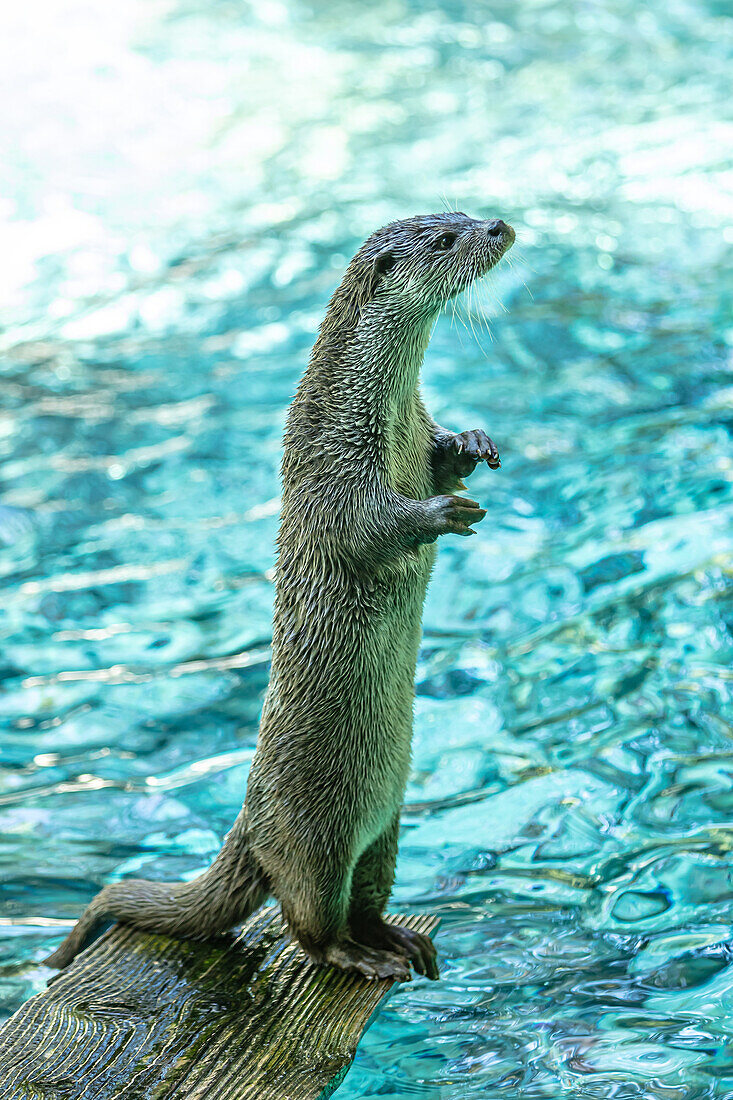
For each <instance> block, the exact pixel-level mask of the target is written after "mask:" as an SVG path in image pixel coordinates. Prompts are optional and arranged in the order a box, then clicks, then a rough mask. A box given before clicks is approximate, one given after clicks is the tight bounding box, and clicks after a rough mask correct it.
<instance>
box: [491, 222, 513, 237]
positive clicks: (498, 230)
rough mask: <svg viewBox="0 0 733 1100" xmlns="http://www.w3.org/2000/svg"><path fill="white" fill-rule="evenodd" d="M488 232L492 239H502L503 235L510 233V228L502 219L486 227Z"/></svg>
mask: <svg viewBox="0 0 733 1100" xmlns="http://www.w3.org/2000/svg"><path fill="white" fill-rule="evenodd" d="M486 232H487V233H488V234H489V236H490V237H500V236H501V235H502V233H508V232H509V226H508V225H507V223H506V222H503V221H502V220H501V218H498V219H497V220H496V221H495V222H489V224H488V225H487V226H486Z"/></svg>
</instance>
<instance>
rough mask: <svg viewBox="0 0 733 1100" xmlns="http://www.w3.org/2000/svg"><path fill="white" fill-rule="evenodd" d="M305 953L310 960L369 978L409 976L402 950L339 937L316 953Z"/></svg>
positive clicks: (380, 979)
mask: <svg viewBox="0 0 733 1100" xmlns="http://www.w3.org/2000/svg"><path fill="white" fill-rule="evenodd" d="M308 955H309V957H310V959H311V960H312V961H313V962H314V963H318V964H320V965H326V966H335V967H337V968H338V969H339V970H350V971H352V972H354V973H356V974H361V975H362V977H364V978H368V979H369V981H372V982H375V981H384V980H385V979H386V978H393V979H394V980H395V981H398V982H409V981H411V979H412V974H411V973H410V964H409V963H408V961H407V958H406V957H405V955H404V954H402V953H400V954H397V953H396V952H394V951H385V950H382V949H379V948H372V947H366V946H365V945H364V944H361V943H357V942H356V940H351V939H345V940H340V941H339V942H338V943H334V944H330V945H329V946H328V947H325V948H323V950H322V951H318V952H317V953H315V952H312V951H309V952H308Z"/></svg>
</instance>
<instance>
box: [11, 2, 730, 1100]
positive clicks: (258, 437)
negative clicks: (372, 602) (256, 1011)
mask: <svg viewBox="0 0 733 1100" xmlns="http://www.w3.org/2000/svg"><path fill="white" fill-rule="evenodd" d="M729 13H730V9H729V8H728V7H727V5H726V4H724V3H723V2H722V0H707V2H703V0H699V2H693V0H653V2H650V3H646V4H643V5H640V4H637V3H634V2H632V0H598V2H591V0H588V2H580V0H576V2H572V0H565V2H559V0H523V2H522V3H513V2H509V0H497V2H496V3H485V2H474V3H471V4H468V3H461V2H460V0H455V2H450V0H438V2H437V3H435V4H432V5H423V4H421V3H418V2H417V0H372V2H371V3H369V4H362V3H356V2H353V0H340V3H338V4H328V3H326V4H321V5H312V4H309V3H307V2H306V0H283V2H280V0H263V2H258V3H247V2H246V0H217V2H208V3H204V2H203V0H166V2H158V0H122V2H120V3H118V4H115V5H99V4H94V3H92V2H91V0H53V2H52V0H46V2H45V3H44V2H41V0H29V3H26V4H23V5H17V6H16V7H15V8H14V9H13V10H10V9H8V10H7V11H5V12H4V17H3V23H4V31H3V36H2V39H1V40H0V87H1V88H2V94H1V95H0V116H2V124H1V132H2V135H3V138H2V140H3V143H4V146H5V148H4V152H3V155H2V157H0V181H1V182H0V195H1V196H2V197H1V198H0V204H1V206H2V215H3V218H2V228H1V230H0V240H1V241H2V263H1V264H0V284H1V286H2V292H1V295H0V296H1V298H2V301H3V303H4V306H3V313H2V321H3V331H2V337H1V340H2V348H3V353H4V354H3V363H2V368H1V370H2V381H1V390H0V393H1V395H2V405H1V412H0V453H1V454H2V460H3V461H2V469H1V471H0V490H1V495H0V576H1V577H2V587H3V596H2V601H1V602H2V607H1V609H0V630H1V631H2V637H3V645H2V653H1V656H0V673H1V675H2V677H3V680H2V687H3V692H2V698H1V700H0V710H1V711H2V715H3V719H4V723H5V725H4V732H3V735H2V771H1V772H0V829H1V830H2V836H1V838H0V889H1V890H2V909H1V910H0V918H1V920H2V926H3V927H2V931H3V934H4V940H5V954H4V965H3V967H2V971H1V972H0V1008H1V1010H2V1013H3V1014H4V1015H7V1014H9V1013H10V1012H12V1011H13V1010H14V1009H15V1008H16V1007H17V1006H18V1004H19V1003H20V1002H21V1001H22V1000H23V999H24V998H26V997H28V996H29V995H30V994H32V993H33V992H35V991H37V990H39V989H42V988H43V987H44V983H45V980H46V978H47V977H48V975H49V971H48V970H46V969H44V968H43V967H42V966H40V965H39V962H38V960H40V959H41V958H42V957H43V956H44V954H45V953H46V952H48V950H49V949H50V948H51V947H52V945H53V944H55V943H56V942H58V940H59V938H60V937H61V935H62V934H63V933H64V932H65V931H66V930H68V927H69V926H70V923H71V921H72V920H73V919H74V918H75V917H76V915H78V913H79V912H80V911H81V909H82V908H83V906H84V905H85V903H86V902H87V901H88V900H89V898H90V897H91V896H92V895H93V894H94V893H95V892H96V891H97V890H98V889H99V887H100V886H101V885H102V884H103V883H104V882H108V881H113V880H114V879H116V878H118V877H120V876H124V875H132V874H135V875H143V876H145V877H152V878H167V879H175V878H178V877H180V876H191V875H193V874H195V873H196V872H198V871H199V870H200V869H201V868H203V867H204V866H205V865H206V864H207V863H208V861H209V860H210V859H211V857H212V856H213V854H214V853H215V852H216V850H217V848H218V846H219V843H220V840H221V837H222V835H223V833H224V832H225V831H226V829H227V828H228V826H229V824H230V823H231V821H232V819H233V818H234V816H235V814H236V812H237V809H238V807H239V805H240V802H241V799H242V796H243V792H244V787H245V781H246V775H247V768H248V765H249V762H250V760H251V757H252V751H253V747H254V744H255V738H256V732H257V719H258V711H259V707H260V704H261V699H262V693H263V691H264V688H265V685H266V680H267V661H268V644H269V640H270V631H271V623H270V618H271V603H272V583H271V581H272V573H271V570H272V566H273V560H274V548H273V540H274V537H275V533H276V528H277V522H278V492H279V486H278V475H277V468H278V462H279V457H280V445H281V444H280V440H281V431H282V426H283V420H284V415H285V410H286V407H287V405H288V402H289V401H290V398H291V396H292V394H293V392H294V388H295V385H296V382H297V379H298V377H299V375H300V373H301V372H302V370H303V368H304V365H305V362H306V359H307V355H308V351H309V348H310V346H311V344H312V341H313V338H314V334H315V331H316V326H317V324H318V322H319V320H320V318H321V316H322V314H323V312H324V308H325V304H326V302H327V299H328V297H329V295H330V293H331V291H332V289H333V287H334V285H335V284H336V283H337V281H338V280H339V278H340V275H341V272H342V270H343V267H344V265H345V263H346V261H347V259H348V257H349V256H350V254H351V253H352V251H353V250H354V249H355V247H356V246H357V245H358V243H359V242H360V240H361V239H362V238H363V237H364V236H365V235H366V234H367V233H369V232H370V231H371V230H372V229H373V228H375V227H376V226H378V225H380V224H382V223H384V222H385V221H387V220H389V219H391V218H394V217H399V216H405V215H409V214H411V213H416V212H429V211H433V210H436V209H438V210H439V209H441V207H442V206H443V205H444V204H447V205H451V206H453V205H454V204H455V205H457V206H458V208H460V209H463V210H466V211H467V212H468V213H471V214H475V215H479V216H487V217H488V216H491V217H494V216H501V217H503V218H505V219H507V220H508V221H510V222H511V223H512V224H513V225H514V226H515V228H516V230H517V246H516V248H515V250H514V252H513V254H512V255H511V257H510V259H511V264H509V263H506V262H505V263H504V264H503V265H502V266H501V267H500V268H499V269H497V272H496V273H495V275H494V277H493V280H492V282H491V283H490V284H489V286H488V289H487V291H486V293H485V294H484V295H483V296H482V298H481V300H480V301H479V300H477V299H476V300H474V301H473V302H472V303H471V304H470V306H469V305H468V304H466V305H465V306H464V321H465V324H464V323H462V322H461V321H458V320H456V321H453V320H452V318H451V317H450V316H446V317H445V318H443V319H441V321H440V322H439V324H438V327H437V330H436V332H435V335H434V338H433V342H432V345H431V347H430V349H429V352H428V356H427V360H426V366H425V371H424V378H425V386H424V388H425V393H426V398H427V403H428V405H429V407H430V408H431V410H432V411H433V412H434V414H435V415H436V417H437V419H438V420H439V421H440V422H442V423H445V424H446V425H450V426H453V427H454V428H456V429H458V430H460V429H463V428H470V427H474V426H483V427H485V428H486V429H487V430H488V431H489V432H490V434H491V435H492V436H493V438H494V439H495V440H496V441H497V443H498V445H499V448H500V451H501V454H502V460H503V467H502V469H501V471H500V472H499V473H491V472H490V471H488V470H487V469H485V468H484V469H481V470H480V471H478V472H477V473H476V475H475V476H474V478H473V480H472V482H471V495H472V496H476V497H477V498H478V499H479V500H480V501H481V502H482V503H483V504H484V505H485V506H486V507H488V509H489V514H488V516H487V518H486V520H485V522H484V523H483V524H482V526H481V528H480V532H479V537H478V538H475V539H472V540H466V542H467V544H466V542H464V541H463V540H453V541H451V540H449V539H445V540H443V541H442V544H441V548H440V554H439V559H438V566H437V569H436V573H435V577H434V580H433V584H432V588H431V591H430V595H429V599H428V603H427V608H426V617H425V637H424V644H423V647H422V651H421V656H420V663H419V669H418V687H417V704H416V730H415V751H414V772H413V775H412V780H411V783H410V788H409V791H408V799H407V805H406V809H405V814H404V835H403V838H402V847H401V856H400V863H399V872H398V882H397V886H396V890H395V896H394V904H395V907H396V908H399V909H402V910H411V911H420V910H429V911H431V912H435V913H438V914H439V915H440V916H441V918H442V928H441V932H440V935H439V946H440V950H441V954H442V959H443V980H442V981H441V982H440V983H439V984H428V983H426V982H424V981H416V982H415V983H413V985H412V986H408V987H402V988H400V989H399V990H398V991H397V992H396V993H395V995H394V996H393V998H392V999H391V1001H390V1002H389V1004H388V1006H387V1007H386V1008H385V1009H384V1010H383V1011H382V1012H381V1014H380V1015H379V1016H378V1018H377V1020H376V1022H375V1024H374V1025H373V1027H372V1028H371V1030H370V1031H369V1033H368V1034H367V1036H366V1037H365V1039H364V1041H363V1043H362V1045H361V1048H360V1051H359V1054H358V1057H357V1060H356V1063H355V1066H354V1068H353V1069H352V1071H351V1073H350V1075H349V1077H348V1078H347V1080H346V1082H345V1084H344V1085H343V1086H342V1088H341V1090H340V1092H339V1096H343V1097H344V1100H347V1098H349V1097H376V1096H394V1097H403V1096H405V1097H406V1096H420V1097H425V1098H426V1100H428V1098H429V1100H459V1098H464V1097H482V1098H486V1097H492V1098H493V1097H558V1096H569V1097H570V1096H571V1097H611V1096H612V1097H616V1098H623V1100H626V1098H632V1097H633V1098H637V1097H655V1098H670V1100H672V1098H674V1100H678V1098H679V1100H682V1098H684V1100H698V1098H703V1097H728V1098H730V1097H733V967H731V966H730V953H731V949H730V929H731V919H732V918H733V874H732V872H733V858H732V856H731V847H732V846H733V752H732V745H731V738H732V736H733V706H732V695H733V662H732V661H731V657H732V655H733V522H732V521H733V442H732V440H731V432H732V431H733V364H732V362H731V343H733V318H732V314H731V308H730V306H731V300H730V290H731V274H732V267H733V264H732V263H731V254H730V253H731V248H730V246H731V243H733V228H732V223H733V218H731V212H732V209H733V171H732V169H731V163H730V156H729V154H730V152H731V148H732V146H733V125H732V120H731V113H730V76H731V44H732V43H733V22H732V21H731V19H730V18H729ZM504 310H506V312H504ZM481 313H485V314H486V315H487V317H488V321H489V329H487V327H486V324H485V323H484V321H483V320H482V317H481ZM472 328H475V329H476V334H477V338H474V335H473V333H472V332H471V329H472Z"/></svg>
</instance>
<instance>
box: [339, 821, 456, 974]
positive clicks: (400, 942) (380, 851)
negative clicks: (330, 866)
mask: <svg viewBox="0 0 733 1100" xmlns="http://www.w3.org/2000/svg"><path fill="white" fill-rule="evenodd" d="M399 827H400V822H399V814H396V815H395V817H394V819H393V821H392V822H391V823H390V825H389V827H388V828H387V829H386V830H385V831H384V833H382V835H381V836H380V837H378V838H377V840H375V841H374V843H373V844H371V845H370V846H369V847H368V848H367V850H366V851H365V852H364V854H363V855H362V857H361V859H360V860H359V862H358V864H357V865H356V870H355V871H354V877H353V880H352V887H351V904H350V908H349V927H350V928H351V932H352V935H353V936H354V938H355V939H356V940H358V942H359V943H363V944H365V945H366V946H367V947H370V948H372V949H377V950H382V951H388V952H396V953H397V954H399V955H402V956H403V958H405V959H408V960H409V961H410V962H411V963H412V965H413V966H414V968H415V970H416V971H417V973H418V974H424V975H425V977H427V978H431V979H432V980H433V981H437V979H438V978H439V977H440V974H439V971H438V963H437V952H436V950H435V945H434V944H433V941H432V940H431V939H430V937H429V936H426V935H425V934H424V933H423V932H415V931H413V930H412V929H411V928H401V927H400V926H399V925H394V924H388V923H387V921H385V919H384V916H383V914H384V909H385V907H386V905H387V902H388V900H389V895H390V892H391V890H392V885H393V883H394V869H395V863H396V861H397V840H398V836H399Z"/></svg>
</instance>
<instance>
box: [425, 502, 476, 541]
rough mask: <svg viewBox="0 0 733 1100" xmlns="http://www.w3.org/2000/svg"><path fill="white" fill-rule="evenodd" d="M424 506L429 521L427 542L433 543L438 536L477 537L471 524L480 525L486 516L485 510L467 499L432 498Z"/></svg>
mask: <svg viewBox="0 0 733 1100" xmlns="http://www.w3.org/2000/svg"><path fill="white" fill-rule="evenodd" d="M423 505H424V508H425V512H426V519H427V531H426V534H425V538H424V541H425V542H433V541H434V540H435V539H437V537H438V535H464V536H466V535H475V534H476V532H475V531H474V530H473V529H472V527H471V524H472V523H480V522H481V520H482V519H483V518H484V516H485V515H486V509H485V508H482V507H481V505H480V504H477V503H476V501H475V500H468V499H467V498H466V497H454V496H440V497H430V499H429V500H426V501H424V502H423Z"/></svg>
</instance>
